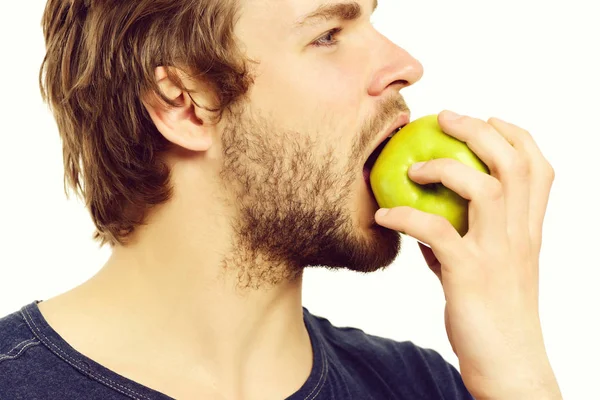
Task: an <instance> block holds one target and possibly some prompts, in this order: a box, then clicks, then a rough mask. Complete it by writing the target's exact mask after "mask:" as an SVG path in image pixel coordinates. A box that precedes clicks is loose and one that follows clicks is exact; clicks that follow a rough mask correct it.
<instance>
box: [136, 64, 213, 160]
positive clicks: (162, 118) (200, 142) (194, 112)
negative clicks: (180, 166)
mask: <svg viewBox="0 0 600 400" xmlns="http://www.w3.org/2000/svg"><path fill="white" fill-rule="evenodd" d="M155 79H156V82H157V84H158V87H159V89H160V90H161V92H162V93H163V94H164V95H165V96H166V97H167V98H168V99H170V100H172V101H174V102H175V103H176V104H177V106H176V107H171V106H170V105H168V104H166V103H165V102H164V101H163V100H162V99H161V98H160V96H159V95H157V94H156V93H151V94H149V95H148V96H146V98H145V99H144V100H143V104H144V107H145V108H146V110H147V111H148V114H149V115H150V118H151V119H152V121H153V122H154V125H155V126H156V128H157V129H158V131H159V132H160V133H161V134H162V135H163V136H164V137H165V138H166V139H167V140H168V141H170V142H172V143H174V144H176V145H178V146H181V147H183V148H186V149H188V150H192V151H206V150H208V149H209V148H210V146H211V145H212V143H213V134H214V133H215V128H214V126H211V125H209V124H207V123H206V121H205V120H204V118H208V116H203V115H202V111H203V110H202V109H201V108H200V107H199V106H198V104H197V101H195V100H194V99H192V97H191V94H190V93H188V92H187V91H184V90H182V89H181V88H180V87H178V86H177V85H176V84H175V83H174V82H173V81H171V79H169V77H168V75H167V72H166V69H165V68H164V67H158V68H156V71H155ZM180 79H181V80H182V83H183V84H184V85H185V87H190V86H191V85H192V84H193V83H192V82H186V81H185V80H184V79H183V77H181V75H180ZM198 95H199V97H201V96H200V95H201V93H198Z"/></svg>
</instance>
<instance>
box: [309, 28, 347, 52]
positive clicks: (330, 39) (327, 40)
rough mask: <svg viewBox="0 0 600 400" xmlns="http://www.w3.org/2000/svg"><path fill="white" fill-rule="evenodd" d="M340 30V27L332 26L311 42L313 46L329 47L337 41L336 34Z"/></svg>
mask: <svg viewBox="0 0 600 400" xmlns="http://www.w3.org/2000/svg"><path fill="white" fill-rule="evenodd" d="M341 31H342V28H333V29H331V30H329V31H327V32H326V33H325V34H324V35H323V36H321V37H320V38H318V39H317V40H315V41H314V42H312V43H311V46H314V47H331V46H334V45H336V44H337V43H338V40H337V39H336V38H337V35H339V33H340V32H341Z"/></svg>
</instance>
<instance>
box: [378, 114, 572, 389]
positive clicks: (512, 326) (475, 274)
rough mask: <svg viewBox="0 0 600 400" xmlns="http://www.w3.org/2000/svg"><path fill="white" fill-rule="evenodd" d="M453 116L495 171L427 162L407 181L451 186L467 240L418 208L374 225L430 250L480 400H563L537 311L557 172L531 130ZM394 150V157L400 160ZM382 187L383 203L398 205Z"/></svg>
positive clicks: (464, 367) (387, 215) (453, 130)
mask: <svg viewBox="0 0 600 400" xmlns="http://www.w3.org/2000/svg"><path fill="white" fill-rule="evenodd" d="M452 114H453V113H450V112H443V113H441V114H440V115H439V117H438V123H439V125H440V127H441V128H442V129H443V131H444V132H446V133H448V135H450V136H453V137H454V138H456V139H458V140H459V141H461V142H464V143H467V144H468V147H469V148H470V149H472V151H473V152H474V153H475V154H477V156H478V157H479V158H480V159H481V160H482V161H483V162H484V163H485V164H486V165H487V166H488V167H489V171H490V173H489V174H488V173H486V172H483V171H481V170H478V169H477V167H476V166H475V168H474V166H468V165H466V163H464V162H462V161H463V160H462V159H461V160H460V161H459V160H457V159H456V158H453V157H449V158H441V159H433V160H431V161H427V162H426V163H425V164H424V165H422V166H421V167H420V168H418V169H416V170H413V169H409V172H408V175H409V177H410V179H412V180H413V181H414V182H416V183H419V184H421V185H428V184H433V183H440V182H442V183H443V184H444V186H446V187H447V188H448V189H451V190H452V191H453V192H455V193H456V194H458V195H459V196H461V197H462V198H464V199H465V200H467V201H468V211H469V229H468V231H467V233H466V234H464V235H461V234H459V233H458V232H457V230H456V229H455V227H454V226H453V225H452V224H451V223H450V222H449V220H448V219H447V218H445V217H442V216H440V215H436V214H434V213H431V212H425V211H422V210H419V209H417V208H415V207H410V206H396V207H393V208H390V209H389V210H378V211H377V213H376V214H375V221H376V222H377V223H378V224H379V225H381V226H384V227H387V228H389V229H394V230H397V231H400V232H405V233H406V234H408V235H410V236H412V237H414V238H416V239H417V240H419V241H421V242H423V243H426V244H427V245H428V246H430V248H428V247H426V246H420V247H421V251H422V253H423V255H424V256H425V259H426V261H427V264H428V265H429V267H430V268H431V269H432V270H433V271H434V272H435V273H436V275H437V276H438V278H439V279H440V282H441V284H442V287H443V290H444V295H445V298H446V312H445V319H446V331H447V334H448V338H449V340H450V343H451V344H452V348H453V350H454V352H455V353H456V355H457V356H458V360H459V364H460V371H461V376H462V378H463V381H464V383H465V385H466V387H467V388H468V389H469V391H470V392H471V394H472V395H473V396H475V398H486V399H492V398H493V399H560V398H562V397H561V393H560V389H559V387H558V383H557V382H556V378H555V376H554V373H553V371H552V368H551V366H550V362H549V360H548V356H547V354H546V349H545V345H544V340H543V336H542V328H541V323H540V318H539V310H538V283H539V281H538V272H539V265H538V264H539V254H540V248H541V243H542V224H543V220H544V215H545V212H546V206H547V203H548V198H549V194H550V188H551V186H552V182H553V179H554V170H553V169H552V167H551V166H550V164H549V163H548V162H547V160H546V159H545V158H544V156H543V155H542V153H541V151H540V149H539V148H538V147H537V145H536V144H535V142H534V140H533V138H532V137H531V135H530V134H529V132H527V131H526V130H524V129H522V128H520V127H518V126H516V125H513V124H510V123H507V122H504V121H502V120H500V119H497V118H490V119H489V120H488V121H487V122H485V121H482V120H480V119H476V118H470V117H467V116H462V117H461V116H454V117H453V115H452ZM415 122H416V121H415ZM405 129H406V127H405V128H404V129H403V130H402V131H401V132H400V133H399V135H400V136H399V137H398V140H401V136H402V135H403V134H404V133H406V132H403V131H404V130H405ZM426 131H427V129H425V130H424V132H426ZM424 135H426V133H424ZM392 140H393V138H392ZM414 143H418V142H414ZM389 144H392V142H391V141H390V142H389ZM389 144H388V145H389ZM415 146H416V145H415ZM391 149H392V147H390V150H389V152H388V153H387V154H385V156H386V157H394V158H395V157H396V156H392V155H391V151H392V150H391ZM394 150H395V151H404V150H405V148H403V147H398V148H394ZM406 150H407V151H408V150H410V149H406ZM381 156H384V153H382V154H381ZM448 156H449V155H446V157H448ZM406 158H408V157H406ZM414 160H415V161H420V160H417V159H416V158H415V159H414ZM405 162H406V163H410V161H405ZM384 165H386V164H385V161H384V162H382V163H380V165H379V168H380V169H381V168H384V167H383V166H384ZM380 172H381V171H380ZM388 173H390V174H392V175H393V172H388ZM396 174H397V176H399V175H401V174H400V173H396ZM378 179H380V177H379V175H377V176H375V177H374V180H375V182H374V184H375V185H377V182H378ZM389 179H390V181H391V180H392V179H393V178H389ZM401 184H402V185H404V187H405V188H408V189H407V190H411V191H413V193H414V194H415V196H416V197H418V196H419V195H420V192H418V191H417V190H416V189H415V188H416V187H413V186H410V185H408V184H406V183H401ZM374 190H376V189H375V188H374ZM379 190H380V199H381V201H382V203H384V204H390V203H387V202H391V201H395V200H394V198H392V199H388V198H386V197H381V188H379ZM384 190H388V189H387V188H384ZM389 190H392V192H391V195H392V196H393V195H397V193H395V192H394V189H393V188H391V189H389ZM440 201H445V200H444V199H442V200H440Z"/></svg>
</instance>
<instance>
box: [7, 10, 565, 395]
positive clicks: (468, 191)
mask: <svg viewBox="0 0 600 400" xmlns="http://www.w3.org/2000/svg"><path fill="white" fill-rule="evenodd" d="M375 6H376V4H373V3H372V0H350V1H349V0H343V1H342V0H340V1H339V2H338V1H325V0H309V1H307V0H237V1H234V0H230V1H219V2H212V1H208V0H136V1H132V0H127V1H124V0H120V1H109V0H104V1H102V0H86V1H83V0H49V1H48V3H47V6H46V10H45V14H44V18H43V28H44V34H45V39H46V44H47V55H46V58H45V60H44V64H43V66H42V68H43V72H44V74H43V75H42V78H41V84H42V87H43V94H44V97H45V99H46V100H47V101H48V102H49V103H50V105H51V106H52V110H53V112H54V115H55V117H56V120H57V123H58V126H59V132H60V134H61V137H62V139H63V143H64V157H65V171H66V182H67V183H68V184H69V185H70V186H71V187H72V188H73V189H75V190H76V191H78V192H79V193H80V194H81V196H82V197H83V198H84V200H85V202H86V204H87V205H88V207H89V210H90V212H91V215H92V218H93V220H94V223H95V225H96V227H97V232H96V235H95V238H96V239H97V240H98V241H99V242H100V243H101V244H109V245H110V246H111V247H112V250H113V251H112V255H111V257H110V259H109V260H108V261H107V263H106V264H105V265H104V267H103V268H102V269H101V270H100V271H99V272H98V274H97V275H95V276H93V277H92V278H91V279H89V280H88V281H87V282H85V283H83V284H82V285H80V286H78V287H76V288H74V289H72V290H70V291H68V292H66V293H63V294H61V295H59V296H56V297H53V298H51V299H49V300H46V301H43V302H39V301H35V302H33V303H31V304H28V305H25V306H24V307H23V308H22V309H21V310H19V311H16V312H14V313H13V314H10V315H8V316H6V317H4V318H3V319H2V320H1V321H0V332H1V333H2V336H1V339H0V398H2V399H21V398H23V399H25V398H27V399H76V398H77V399H79V398H80V399H125V398H133V399H168V398H177V399H252V400H253V399H261V400H263V399H284V398H288V399H310V400H315V399H437V398H446V399H466V398H471V396H473V397H475V398H477V399H550V398H552V399H554V398H560V391H559V388H558V385H557V383H556V379H555V377H554V374H553V372H552V368H551V366H550V364H549V362H548V357H547V355H546V352H545V348H544V343H543V338H542V333H541V328H540V322H539V317H538V306H537V301H538V294H537V284H538V278H537V271H538V260H539V250H540V243H541V228H542V221H543V217H544V214H545V208H546V203H547V199H548V194H549V191H550V186H551V183H552V179H553V171H552V168H551V167H550V166H549V165H548V163H547V162H546V161H545V159H544V157H543V156H542V155H541V153H540V152H539V150H538V148H537V146H536V145H535V143H534V142H533V140H532V139H531V137H530V136H529V134H528V133H527V132H526V131H524V130H523V129H520V128H519V127H516V126H514V125H511V124H509V123H506V122H503V121H501V120H499V119H495V118H492V119H490V120H488V121H487V122H484V121H481V120H477V119H473V118H469V117H457V118H454V119H453V118H452V115H451V113H449V112H443V113H441V114H440V116H439V123H440V125H441V126H442V128H443V129H444V130H445V131H446V132H448V133H449V134H451V135H452V136H455V137H457V138H458V139H460V140H463V141H465V142H467V143H468V144H469V146H470V147H471V148H472V149H473V150H474V151H475V152H476V153H477V154H478V155H479V156H480V158H481V159H482V160H483V161H484V162H485V163H486V164H487V165H488V166H489V167H490V169H491V171H492V175H491V176H490V175H486V174H482V173H478V172H476V171H474V170H472V169H470V168H467V167H466V166H463V165H462V164H459V163H456V162H452V161H450V160H443V159H441V160H435V161H431V162H428V163H426V164H424V165H421V166H420V168H418V169H417V168H416V167H413V169H412V170H411V171H410V177H411V178H412V179H413V180H414V181H415V182H417V183H421V184H425V183H432V182H442V183H444V184H445V185H446V186H448V187H449V188H451V189H453V190H455V191H456V192H457V193H458V194H460V195H461V196H463V197H465V198H467V199H469V200H470V229H469V232H468V234H467V235H465V236H464V237H460V235H458V233H457V232H456V231H455V230H454V229H453V228H452V227H451V225H450V224H449V223H448V222H447V221H446V220H444V219H442V218H440V217H436V216H434V215H430V214H425V213H422V212H418V211H417V210H414V209H410V208H403V207H399V208H394V209H392V210H390V211H389V212H388V213H387V214H385V215H384V213H383V211H381V210H379V211H378V207H377V204H376V203H375V201H374V199H373V197H372V196H371V195H370V194H369V190H368V187H367V185H366V184H365V180H364V178H363V166H364V163H365V161H366V160H367V158H368V156H369V155H370V154H371V153H372V152H373V151H374V150H375V148H376V147H377V144H378V143H379V142H380V141H381V140H382V138H384V137H386V136H388V134H389V133H390V132H391V131H393V130H394V129H395V128H397V127H399V126H401V125H404V124H406V122H407V121H408V117H409V110H408V107H407V106H406V104H405V102H404V101H403V98H402V97H401V96H400V95H399V93H398V92H399V90H401V89H402V88H404V87H407V86H409V85H412V84H414V83H415V82H417V81H418V80H419V79H420V78H421V76H422V74H423V68H422V66H421V64H420V63H419V62H418V61H417V60H415V59H414V58H412V57H411V56H410V55H409V54H408V53H407V52H406V51H404V50H403V49H401V48H399V47H397V46H396V45H394V44H393V43H392V42H390V41H389V40H387V39H386V38H385V37H384V36H382V35H381V34H379V33H378V32H377V31H376V30H375V29H374V28H373V26H372V25H371V23H370V21H369V18H370V14H371V13H372V12H373V11H374V8H375ZM384 211H385V210H384ZM376 212H377V214H376ZM398 231H402V232H405V233H406V234H408V235H411V236H413V237H415V238H417V239H418V240H420V241H421V242H423V243H427V244H428V245H429V246H431V247H427V246H422V247H421V250H422V252H423V254H424V256H425V259H426V260H427V263H428V264H429V265H430V267H431V268H432V270H433V271H434V272H435V273H436V274H437V275H438V277H439V278H440V281H441V283H442V286H443V290H444V293H445V296H446V300H447V305H446V328H447V332H448V336H449V339H450V341H451V343H452V346H453V349H454V351H455V352H456V354H457V356H458V359H459V361H460V370H461V375H459V374H458V372H457V371H456V370H455V369H454V368H453V367H452V366H450V365H449V364H448V363H446V362H445V361H444V360H443V359H441V357H440V356H439V355H438V354H437V353H435V352H434V351H432V350H427V349H422V348H419V347H417V346H415V345H413V344H412V343H410V342H403V343H399V342H394V341H392V340H389V339H385V338H380V337H376V336H371V335H368V334H366V333H364V332H363V331H361V330H358V329H352V328H338V327H334V326H332V325H331V324H330V323H329V322H328V321H327V320H326V319H324V318H321V317H316V316H314V315H312V314H311V313H310V312H309V311H308V310H306V309H303V307H302V301H301V288H302V272H303V270H304V268H306V267H309V266H325V267H329V268H347V269H350V270H354V271H362V272H370V271H376V270H379V269H382V268H385V267H386V266H388V265H390V264H391V263H392V262H393V260H394V259H395V257H396V256H397V255H398V252H399V251H400V248H401V246H400V244H401V243H400V236H399V235H398Z"/></svg>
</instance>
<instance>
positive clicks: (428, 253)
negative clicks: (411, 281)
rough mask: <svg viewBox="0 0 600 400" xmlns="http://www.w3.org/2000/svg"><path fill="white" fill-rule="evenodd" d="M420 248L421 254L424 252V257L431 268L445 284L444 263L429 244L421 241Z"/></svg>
mask: <svg viewBox="0 0 600 400" xmlns="http://www.w3.org/2000/svg"><path fill="white" fill-rule="evenodd" d="M419 248H420V249H421V254H423V258H424V259H425V262H426V263H427V266H428V267H429V269H430V270H431V271H432V272H433V273H434V274H435V276H437V277H438V279H439V280H440V283H441V284H442V285H443V284H444V281H443V280H442V265H441V264H440V261H439V260H438V259H437V257H436V256H435V254H434V252H433V250H431V248H430V247H429V246H427V245H424V244H423V243H421V242H419Z"/></svg>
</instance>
